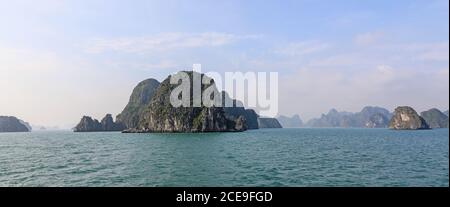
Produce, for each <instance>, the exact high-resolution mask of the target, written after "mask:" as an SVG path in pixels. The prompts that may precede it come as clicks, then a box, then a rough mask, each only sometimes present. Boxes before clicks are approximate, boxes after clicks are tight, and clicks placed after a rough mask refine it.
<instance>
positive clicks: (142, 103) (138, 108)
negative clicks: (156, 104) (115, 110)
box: [116, 79, 160, 128]
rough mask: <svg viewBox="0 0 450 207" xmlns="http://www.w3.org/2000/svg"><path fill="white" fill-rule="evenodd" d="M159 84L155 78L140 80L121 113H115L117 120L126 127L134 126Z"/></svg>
mask: <svg viewBox="0 0 450 207" xmlns="http://www.w3.org/2000/svg"><path fill="white" fill-rule="evenodd" d="M159 84H160V83H159V81H157V80H155V79H147V80H144V81H142V82H140V83H139V84H138V85H137V86H136V87H135V88H134V89H133V92H132V94H131V96H130V100H129V102H128V104H127V105H126V106H125V108H124V109H123V111H122V113H120V114H119V115H117V117H116V120H117V122H119V123H122V124H123V125H124V126H125V127H126V128H136V127H137V125H138V122H139V119H140V115H141V114H142V113H143V111H144V109H145V108H146V107H147V105H148V104H149V103H150V100H151V99H152V97H153V95H154V94H155V91H156V89H157V88H158V86H159Z"/></svg>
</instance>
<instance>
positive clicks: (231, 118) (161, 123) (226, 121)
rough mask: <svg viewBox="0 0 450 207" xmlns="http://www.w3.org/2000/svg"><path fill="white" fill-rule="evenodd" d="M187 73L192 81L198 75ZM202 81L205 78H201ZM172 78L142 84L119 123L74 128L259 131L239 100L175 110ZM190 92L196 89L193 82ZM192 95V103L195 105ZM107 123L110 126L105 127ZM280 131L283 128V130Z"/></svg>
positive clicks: (255, 118)
mask: <svg viewBox="0 0 450 207" xmlns="http://www.w3.org/2000/svg"><path fill="white" fill-rule="evenodd" d="M182 72H184V73H187V74H188V75H189V76H190V77H191V80H192V76H193V74H194V73H195V72H192V71H189V72H187V71H182ZM200 75H201V77H202V78H203V77H204V75H203V74H200ZM170 78H171V76H169V77H167V78H166V79H165V80H164V81H162V82H161V83H160V82H158V81H157V80H155V79H147V80H144V81H142V82H140V83H139V84H138V85H137V86H136V87H135V88H134V90H133V92H132V94H131V96H130V100H129V102H128V104H127V105H126V107H125V108H124V110H123V111H122V112H121V113H120V114H119V115H117V117H116V121H114V120H112V118H111V117H110V115H107V116H106V117H105V118H104V119H103V120H105V119H106V120H107V122H105V121H102V122H99V121H97V120H95V119H92V118H91V117H88V116H84V117H83V118H82V119H81V121H80V123H79V124H78V125H77V126H76V127H75V128H74V131H75V132H92V131H122V132H124V133H156V132H170V133H178V132H188V133H194V132H241V131H245V130H247V129H258V128H259V124H258V120H259V116H258V114H257V113H256V112H255V111H254V110H252V109H245V108H244V107H243V106H241V104H240V102H239V101H237V100H232V102H233V103H234V104H233V106H232V107H215V106H213V107H204V106H203V107H183V106H182V107H173V106H172V104H171V103H170V94H171V92H172V91H173V90H174V89H175V88H176V87H177V86H178V85H177V84H170ZM190 84H191V90H192V88H193V86H192V82H191V83H190ZM213 84H214V80H212V81H211V82H210V84H202V86H201V91H202V92H204V90H205V89H207V88H209V87H214V90H217V88H215V85H213ZM192 94H193V93H192V92H191V93H190V96H191V97H190V100H191V101H192ZM221 98H222V101H223V103H225V100H226V99H230V97H229V96H228V94H227V93H226V92H222V93H221ZM105 123H108V126H113V127H106V126H105ZM280 127H281V126H280Z"/></svg>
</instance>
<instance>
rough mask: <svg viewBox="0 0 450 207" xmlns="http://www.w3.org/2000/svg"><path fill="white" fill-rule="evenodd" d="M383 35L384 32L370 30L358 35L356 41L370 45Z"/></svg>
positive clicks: (356, 42)
mask: <svg viewBox="0 0 450 207" xmlns="http://www.w3.org/2000/svg"><path fill="white" fill-rule="evenodd" d="M383 37H384V33H382V32H368V33H364V34H358V35H356V36H355V38H354V42H355V44H357V45H370V44H374V43H377V42H378V41H379V40H380V39H382V38H383Z"/></svg>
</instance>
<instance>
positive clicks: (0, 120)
mask: <svg viewBox="0 0 450 207" xmlns="http://www.w3.org/2000/svg"><path fill="white" fill-rule="evenodd" d="M25 123H26V122H24V121H22V120H20V119H18V118H16V117H13V116H0V132H29V131H30V130H31V129H29V128H28V126H27V125H26V124H25Z"/></svg>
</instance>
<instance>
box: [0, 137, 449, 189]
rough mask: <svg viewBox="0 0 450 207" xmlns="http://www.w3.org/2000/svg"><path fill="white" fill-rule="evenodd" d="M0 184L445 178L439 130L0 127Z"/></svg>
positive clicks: (441, 182) (445, 144) (414, 181)
mask: <svg viewBox="0 0 450 207" xmlns="http://www.w3.org/2000/svg"><path fill="white" fill-rule="evenodd" d="M0 186H449V131H448V129H439V130H425V131H393V130H388V129H307V128H305V129H262V130H250V131H247V132H242V133H205V134H122V133H119V132H104V133H73V132H31V133H0Z"/></svg>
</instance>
